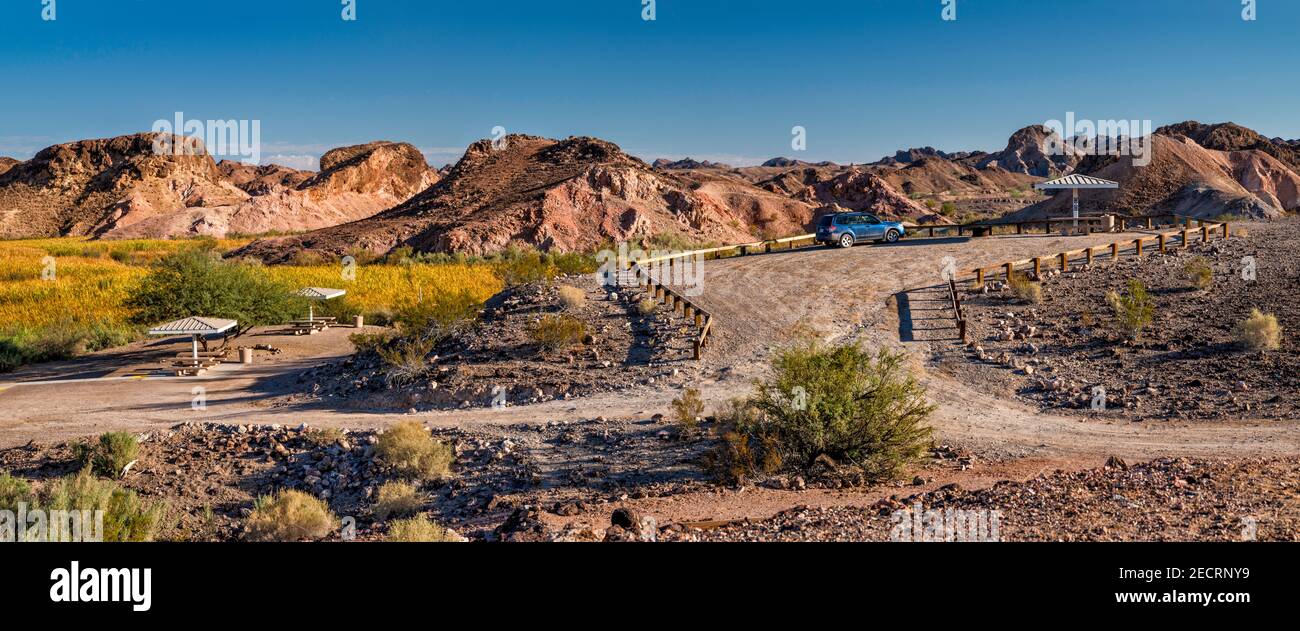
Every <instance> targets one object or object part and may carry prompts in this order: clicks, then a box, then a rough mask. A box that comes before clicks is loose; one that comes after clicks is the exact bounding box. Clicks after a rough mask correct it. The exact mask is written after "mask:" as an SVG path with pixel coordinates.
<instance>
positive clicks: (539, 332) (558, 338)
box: [528, 315, 587, 352]
mask: <svg viewBox="0 0 1300 631" xmlns="http://www.w3.org/2000/svg"><path fill="white" fill-rule="evenodd" d="M528 333H529V335H530V336H531V337H532V338H533V341H534V342H537V344H538V345H539V346H541V347H542V348H543V349H545V350H548V351H552V352H554V351H560V350H564V349H566V348H568V347H570V346H573V345H575V344H578V343H580V342H582V338H583V337H585V336H586V335H587V325H585V324H583V323H582V321H581V320H578V319H577V318H574V317H571V316H567V315H544V316H542V317H541V318H540V319H538V320H537V322H534V323H533V324H532V326H531V327H530V328H529V330H528Z"/></svg>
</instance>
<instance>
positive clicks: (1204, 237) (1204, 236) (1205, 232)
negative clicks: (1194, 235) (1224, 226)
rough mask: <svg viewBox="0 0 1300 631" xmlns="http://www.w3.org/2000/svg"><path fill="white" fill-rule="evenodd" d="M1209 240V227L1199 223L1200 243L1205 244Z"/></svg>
mask: <svg viewBox="0 0 1300 631" xmlns="http://www.w3.org/2000/svg"><path fill="white" fill-rule="evenodd" d="M1209 240H1210V226H1209V225H1208V224H1206V223H1205V222H1201V241H1202V242H1205V241H1209Z"/></svg>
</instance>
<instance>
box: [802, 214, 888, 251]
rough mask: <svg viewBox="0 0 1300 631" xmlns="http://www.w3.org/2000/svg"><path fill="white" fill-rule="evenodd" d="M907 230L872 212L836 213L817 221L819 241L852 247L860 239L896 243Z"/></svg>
mask: <svg viewBox="0 0 1300 631" xmlns="http://www.w3.org/2000/svg"><path fill="white" fill-rule="evenodd" d="M904 234H906V231H904V230H903V224H901V223H898V222H897V221H882V220H881V219H880V218H879V217H876V216H875V215H873V214H871V213H863V212H857V213H835V214H833V215H825V216H823V217H822V218H821V219H819V220H818V221H817V242H818V243H824V244H826V245H838V246H840V247H842V248H851V247H853V244H854V243H857V242H859V241H884V242H885V243H894V242H896V241H898V240H899V239H901V238H903V235H904Z"/></svg>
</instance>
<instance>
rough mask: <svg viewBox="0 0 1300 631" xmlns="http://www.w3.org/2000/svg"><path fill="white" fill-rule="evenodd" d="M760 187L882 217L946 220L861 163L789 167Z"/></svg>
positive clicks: (759, 184) (930, 221)
mask: <svg viewBox="0 0 1300 631" xmlns="http://www.w3.org/2000/svg"><path fill="white" fill-rule="evenodd" d="M758 186H759V187H760V188H763V189H765V190H769V191H772V192H774V193H779V194H781V195H786V196H789V197H791V198H793V199H797V200H799V201H802V202H805V203H808V204H813V205H817V206H823V205H838V206H841V207H843V208H847V209H850V210H866V211H870V212H872V213H874V214H876V215H878V216H880V217H883V218H889V219H896V220H907V221H911V222H915V223H935V222H940V223H942V222H944V221H946V220H945V219H944V218H943V217H941V216H939V215H938V214H936V213H935V212H934V211H932V210H930V209H928V208H926V207H925V206H924V205H922V204H920V203H918V202H916V201H913V200H912V199H910V198H909V197H908V196H907V195H906V194H904V193H902V192H900V191H898V190H897V189H895V188H894V186H892V185H891V184H890V183H889V182H888V181H887V180H886V179H885V178H883V177H881V176H879V175H877V174H876V173H874V172H872V171H870V170H868V169H866V168H861V167H849V168H847V169H843V170H839V171H831V170H826V169H816V168H805V169H794V170H790V171H786V172H784V173H782V174H780V175H777V176H775V177H773V178H770V179H768V180H765V181H762V182H759V183H758Z"/></svg>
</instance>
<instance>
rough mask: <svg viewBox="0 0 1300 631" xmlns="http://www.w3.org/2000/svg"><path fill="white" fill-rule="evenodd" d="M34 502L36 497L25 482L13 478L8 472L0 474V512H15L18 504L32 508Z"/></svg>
mask: <svg viewBox="0 0 1300 631" xmlns="http://www.w3.org/2000/svg"><path fill="white" fill-rule="evenodd" d="M35 500H36V495H35V494H34V493H32V485H31V484H29V483H28V482H27V480H24V479H22V478H15V477H13V476H12V475H9V472H8V471H5V472H0V510H10V511H17V510H18V503H19V502H23V503H25V504H27V505H28V506H32V505H33V504H35V503H36V502H35Z"/></svg>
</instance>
